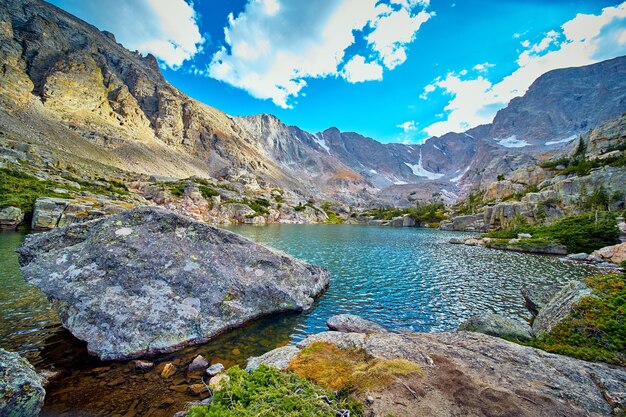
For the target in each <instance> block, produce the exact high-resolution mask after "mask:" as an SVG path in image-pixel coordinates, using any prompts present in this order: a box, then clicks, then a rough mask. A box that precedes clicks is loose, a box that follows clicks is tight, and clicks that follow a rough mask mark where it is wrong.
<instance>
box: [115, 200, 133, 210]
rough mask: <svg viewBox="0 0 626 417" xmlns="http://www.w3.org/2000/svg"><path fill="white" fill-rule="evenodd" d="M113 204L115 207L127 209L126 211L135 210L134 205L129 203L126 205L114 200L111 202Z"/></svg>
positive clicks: (123, 202)
mask: <svg viewBox="0 0 626 417" xmlns="http://www.w3.org/2000/svg"><path fill="white" fill-rule="evenodd" d="M113 204H115V205H117V206H121V207H124V208H127V209H132V208H135V205H134V204H130V203H127V202H125V201H119V200H115V201H113Z"/></svg>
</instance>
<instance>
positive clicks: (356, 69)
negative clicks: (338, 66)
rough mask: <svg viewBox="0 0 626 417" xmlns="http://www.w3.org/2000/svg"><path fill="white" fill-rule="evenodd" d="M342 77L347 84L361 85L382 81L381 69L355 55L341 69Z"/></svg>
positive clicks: (375, 64)
mask: <svg viewBox="0 0 626 417" xmlns="http://www.w3.org/2000/svg"><path fill="white" fill-rule="evenodd" d="M342 75H343V76H344V77H345V79H346V80H347V81H348V82H351V83H362V82H364V81H372V80H382V79H383V67H381V66H380V65H378V64H377V63H376V62H367V63H366V62H365V58H364V57H362V56H361V55H355V56H354V57H352V59H351V60H350V61H348V63H347V64H346V65H345V66H344V67H343V72H342Z"/></svg>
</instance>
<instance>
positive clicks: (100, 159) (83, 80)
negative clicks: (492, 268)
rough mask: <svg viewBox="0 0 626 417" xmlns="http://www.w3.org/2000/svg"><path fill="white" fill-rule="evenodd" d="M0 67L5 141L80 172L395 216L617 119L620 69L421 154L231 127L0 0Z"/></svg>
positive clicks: (150, 76)
mask: <svg viewBox="0 0 626 417" xmlns="http://www.w3.org/2000/svg"><path fill="white" fill-rule="evenodd" d="M0 58H1V60H2V66H1V67H0V71H1V72H0V73H1V75H2V76H1V77H0V127H1V129H2V131H3V132H4V134H6V135H11V136H14V137H19V138H21V139H22V140H25V141H31V142H36V143H38V144H40V145H41V144H44V145H46V146H48V147H49V148H50V149H51V150H52V151H54V152H55V153H57V154H60V155H64V156H65V157H66V158H68V159H70V160H80V161H82V162H83V163H84V164H86V165H90V164H92V165H93V164H102V165H103V166H110V167H115V168H120V169H124V170H127V171H134V172H141V173H147V174H151V175H163V176H171V177H179V178H180V177H186V176H189V175H200V176H205V177H209V176H211V177H220V178H228V177H229V176H230V177H235V176H240V175H241V174H244V175H252V176H255V177H257V178H258V179H259V181H260V182H261V183H263V184H266V185H267V186H268V187H270V188H271V187H274V186H275V187H281V188H286V189H289V190H293V191H295V192H297V193H298V194H300V195H302V196H305V197H315V198H322V199H323V198H335V199H341V200H344V201H345V202H347V203H349V204H361V203H363V204H367V202H370V203H373V202H376V201H380V200H378V198H384V200H386V201H387V202H397V203H400V204H405V203H408V202H409V198H408V196H409V195H411V193H413V195H416V194H415V193H418V194H420V193H422V194H424V195H425V196H426V195H428V194H430V193H432V192H442V193H445V194H447V195H449V196H450V198H451V199H455V198H456V196H459V195H463V194H464V193H465V192H466V191H467V190H468V189H470V188H473V187H476V186H485V185H486V184H488V183H489V182H490V181H491V180H493V179H494V178H495V177H496V176H497V175H498V174H501V173H508V172H511V171H513V170H515V169H518V168H520V167H523V166H525V165H528V164H532V163H534V162H535V157H540V158H545V157H546V156H547V155H552V154H554V153H556V152H558V150H559V149H561V148H562V147H563V146H565V145H567V143H569V142H571V141H573V140H574V138H575V135H577V134H580V133H582V132H585V131H587V130H589V129H590V128H592V127H595V126H596V125H598V124H599V123H601V122H603V121H605V120H608V119H610V118H612V117H615V116H617V115H619V114H620V113H621V112H623V111H624V110H625V109H626V81H624V80H626V77H625V75H626V58H625V57H622V58H617V59H614V60H611V61H606V62H603V63H600V64H596V65H592V66H588V67H582V68H571V69H564V70H558V71H552V72H550V73H548V74H546V75H544V76H542V77H540V78H539V79H538V80H537V81H536V82H535V83H534V84H533V85H532V86H531V88H530V89H529V91H528V92H527V93H526V95H524V96H523V97H520V98H516V99H514V100H512V102H511V104H510V105H509V106H508V107H507V108H506V109H503V110H501V111H500V112H499V113H498V115H497V116H496V118H495V120H494V123H493V124H491V125H486V126H479V127H477V128H474V129H471V130H469V131H467V132H464V133H449V134H447V135H444V136H441V137H436V138H431V139H429V140H428V141H426V142H425V143H424V144H423V145H402V144H381V143H379V142H377V141H375V140H374V139H371V138H366V137H364V136H361V135H359V134H357V133H350V132H340V131H339V130H337V129H336V128H330V129H327V130H325V131H324V132H319V133H315V134H312V133H308V132H305V131H303V130H301V129H299V128H298V127H295V126H287V125H285V124H284V123H282V122H281V121H280V120H278V119H277V118H275V117H274V116H270V115H258V116H249V117H231V116H229V115H227V114H225V113H223V112H221V111H219V110H217V109H215V108H212V107H210V106H207V105H205V104H202V103H200V102H198V101H196V100H194V99H192V98H190V97H188V96H186V95H185V94H183V93H182V92H180V91H179V90H177V89H176V88H174V87H173V86H171V85H170V84H169V83H167V81H165V79H164V78H163V76H162V75H161V73H160V71H159V68H158V64H157V62H156V59H155V58H154V57H152V56H150V55H149V56H146V57H143V56H141V55H140V54H138V53H136V52H130V51H128V50H126V49H125V48H124V47H123V46H122V45H120V44H118V43H117V42H116V41H115V38H114V37H113V35H111V34H110V33H105V32H100V31H99V30H97V29H96V28H95V27H93V26H91V25H89V24H87V23H85V22H83V21H81V20H79V19H77V18H75V17H73V16H71V15H69V14H67V13H65V12H64V11H62V10H60V9H58V8H56V7H54V6H52V5H50V4H47V3H44V2H41V1H39V0H0ZM98 169H100V168H98ZM381 190H382V191H383V192H380V191H381Z"/></svg>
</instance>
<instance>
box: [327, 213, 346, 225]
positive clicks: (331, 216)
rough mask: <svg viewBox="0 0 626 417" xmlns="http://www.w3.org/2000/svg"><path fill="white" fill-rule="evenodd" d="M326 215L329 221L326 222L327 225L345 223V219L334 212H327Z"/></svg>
mask: <svg viewBox="0 0 626 417" xmlns="http://www.w3.org/2000/svg"><path fill="white" fill-rule="evenodd" d="M326 215H327V216H328V220H327V221H326V223H330V224H342V223H343V222H345V219H343V218H341V217H339V216H337V213H335V212H334V211H326Z"/></svg>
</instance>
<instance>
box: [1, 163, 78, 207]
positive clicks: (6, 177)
mask: <svg viewBox="0 0 626 417" xmlns="http://www.w3.org/2000/svg"><path fill="white" fill-rule="evenodd" d="M54 188H68V187H67V186H64V185H61V184H58V183H56V182H54V181H49V180H45V181H42V180H40V179H38V178H37V177H34V176H32V175H30V174H27V173H25V172H23V171H19V170H15V169H10V168H1V169H0V207H8V206H13V207H18V208H20V209H21V210H22V211H23V212H24V213H26V214H29V213H32V211H33V205H34V204H35V200H37V199H38V198H39V197H58V198H71V195H70V194H67V193H55V192H54V191H52V190H53V189H54Z"/></svg>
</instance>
